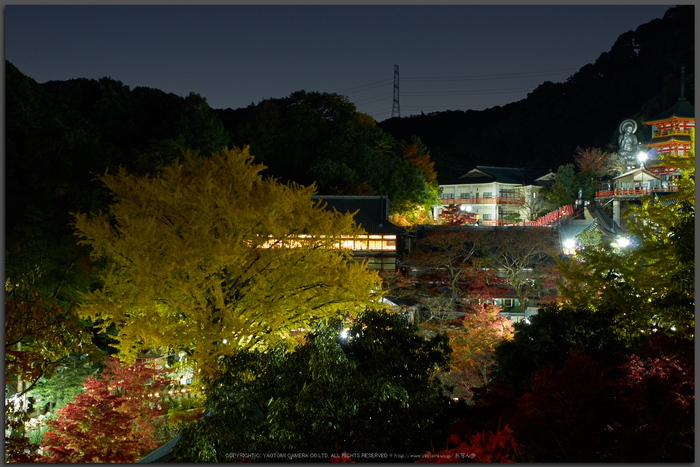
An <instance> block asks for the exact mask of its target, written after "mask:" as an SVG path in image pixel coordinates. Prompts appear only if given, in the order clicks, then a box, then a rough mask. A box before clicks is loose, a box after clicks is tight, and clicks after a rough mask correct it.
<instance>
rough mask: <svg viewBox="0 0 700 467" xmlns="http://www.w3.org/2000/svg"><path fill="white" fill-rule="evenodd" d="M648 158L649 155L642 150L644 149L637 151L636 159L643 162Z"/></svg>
mask: <svg viewBox="0 0 700 467" xmlns="http://www.w3.org/2000/svg"><path fill="white" fill-rule="evenodd" d="M648 158H649V155H648V154H647V153H646V152H644V151H640V152H638V153H637V160H638V161H639V162H644V161H645V160H647V159H648Z"/></svg>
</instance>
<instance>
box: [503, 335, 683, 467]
mask: <svg viewBox="0 0 700 467" xmlns="http://www.w3.org/2000/svg"><path fill="white" fill-rule="evenodd" d="M688 347H692V343H690V344H688ZM659 350H660V349H656V350H655V351H651V350H649V347H647V349H643V350H642V351H641V353H642V354H641V355H623V354H621V353H618V354H615V355H614V356H611V357H609V358H604V359H598V360H594V359H592V358H591V357H589V356H588V355H585V354H583V353H580V352H577V351H574V352H572V355H571V357H570V358H569V359H568V360H567V362H566V364H565V365H564V367H563V368H562V369H561V370H559V371H555V370H554V369H553V368H552V367H549V368H546V369H545V370H542V371H540V372H538V373H536V374H534V375H533V376H532V378H531V386H532V392H531V393H527V394H524V395H523V396H522V397H520V398H519V400H518V410H517V411H516V413H515V415H514V416H513V417H512V418H511V419H510V424H511V426H513V428H514V429H515V430H516V433H517V436H518V440H519V441H520V442H521V445H522V446H525V448H524V449H525V451H527V454H528V456H531V458H532V459H534V460H536V461H540V462H554V461H559V462H687V461H689V460H690V459H692V458H693V456H694V447H693V440H694V406H695V383H694V371H693V368H694V366H693V364H692V363H689V362H688V361H687V360H688V359H686V358H685V357H684V355H692V349H686V351H685V354H684V355H677V356H675V355H674V356H669V355H668V354H665V353H663V352H661V353H660V352H659ZM645 353H646V354H647V355H644V354H645Z"/></svg>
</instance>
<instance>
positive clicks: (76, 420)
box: [41, 357, 169, 463]
mask: <svg viewBox="0 0 700 467" xmlns="http://www.w3.org/2000/svg"><path fill="white" fill-rule="evenodd" d="M106 365H107V368H106V369H105V370H104V371H103V372H102V374H101V375H100V378H99V379H96V378H93V377H90V376H89V377H88V378H86V380H85V382H84V383H83V386H84V388H85V392H84V393H83V394H79V395H78V396H76V398H75V399H74V400H73V401H72V402H69V403H68V404H67V405H66V406H64V407H63V408H62V409H61V410H59V411H58V412H57V415H58V418H57V419H56V420H51V421H49V422H48V425H49V427H50V430H49V431H48V432H46V434H45V435H44V439H43V443H42V445H41V447H42V448H43V451H44V456H45V457H44V458H43V459H42V460H44V461H46V462H52V463H53V462H57V463H58V462H60V463H64V462H135V461H136V460H138V459H139V458H140V457H142V456H143V455H144V454H146V453H148V451H150V450H152V449H154V448H155V447H157V445H158V441H157V440H156V439H155V436H154V431H155V428H156V425H157V424H158V423H159V422H160V421H161V419H162V417H163V415H164V414H165V410H166V406H165V402H164V400H163V399H162V398H161V396H162V395H163V390H164V389H165V388H166V387H167V385H168V383H169V380H168V379H167V378H166V377H165V371H164V370H159V369H156V368H150V367H147V366H145V365H143V364H140V363H136V364H134V365H132V366H129V367H122V366H121V365H120V364H119V361H118V360H117V359H116V358H114V357H110V358H108V359H107V360H106Z"/></svg>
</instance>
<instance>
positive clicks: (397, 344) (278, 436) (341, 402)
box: [174, 310, 450, 462]
mask: <svg viewBox="0 0 700 467" xmlns="http://www.w3.org/2000/svg"><path fill="white" fill-rule="evenodd" d="M344 336H345V337H344ZM306 338H307V341H306V343H305V344H303V345H300V346H299V347H297V348H296V349H295V350H294V351H293V352H289V353H285V352H284V351H283V350H282V349H273V350H269V351H267V352H258V351H251V352H242V353H239V354H237V355H235V356H232V357H227V358H226V360H225V362H224V363H225V366H224V368H225V370H224V371H223V373H222V374H221V375H220V376H219V377H218V378H217V379H216V380H214V381H213V382H212V384H211V385H210V386H209V389H208V397H207V410H206V411H205V413H204V415H203V416H202V418H201V420H199V421H197V422H194V423H192V424H190V425H189V426H187V427H185V428H184V429H183V431H182V437H181V439H180V440H179V441H178V443H177V444H176V446H175V448H174V454H175V459H176V461H178V462H223V461H231V460H234V459H233V458H231V457H232V456H233V453H252V452H255V453H261V454H262V453H333V452H335V450H336V446H337V448H338V450H339V451H340V452H342V451H346V452H370V453H387V454H389V453H422V452H425V451H427V450H429V449H430V441H431V439H432V440H435V442H439V443H442V442H444V440H445V439H446V438H445V432H444V430H445V428H446V427H447V425H448V423H449V420H448V419H447V414H446V410H447V407H448V406H449V405H450V399H449V397H448V394H449V388H447V387H446V386H445V385H444V384H443V383H441V382H440V381H439V380H438V379H437V377H436V373H435V371H436V370H438V369H442V370H446V368H447V359H448V357H447V355H449V353H450V348H449V345H448V339H447V337H446V336H445V335H438V336H435V337H433V338H432V339H425V338H423V337H421V336H419V335H418V334H417V327H416V326H414V325H412V324H409V323H408V321H407V318H406V316H405V315H403V314H389V313H387V312H384V311H373V310H368V311H366V312H365V313H364V314H363V315H362V316H361V317H359V318H358V319H356V320H355V322H354V323H352V324H348V323H344V322H342V321H341V320H335V321H332V322H330V323H328V324H327V325H319V326H317V327H316V328H315V329H314V331H313V332H310V333H309V335H307V337H306ZM270 460H272V461H280V460H284V459H280V458H274V459H270ZM299 460H305V461H308V460H310V458H301V459H299ZM374 460H376V459H374Z"/></svg>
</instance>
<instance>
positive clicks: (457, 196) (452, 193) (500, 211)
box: [433, 165, 554, 226]
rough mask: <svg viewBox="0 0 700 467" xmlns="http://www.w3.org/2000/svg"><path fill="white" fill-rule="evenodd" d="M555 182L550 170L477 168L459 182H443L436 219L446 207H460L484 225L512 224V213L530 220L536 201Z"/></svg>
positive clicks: (434, 213)
mask: <svg viewBox="0 0 700 467" xmlns="http://www.w3.org/2000/svg"><path fill="white" fill-rule="evenodd" d="M553 179H554V173H553V172H552V170H551V169H524V168H512V167H493V166H483V165H477V166H476V168H474V169H472V170H470V171H469V172H467V173H465V174H464V175H462V176H461V177H459V178H457V179H454V180H447V181H444V182H441V183H440V205H439V206H435V207H434V208H433V217H434V218H435V219H437V218H438V216H439V215H440V212H441V211H442V208H443V206H448V205H452V204H457V205H459V206H460V209H462V210H464V211H467V212H471V213H474V214H476V219H477V220H478V222H479V224H481V225H491V226H503V225H513V222H512V221H511V222H508V221H507V220H506V219H507V218H508V216H509V214H518V215H519V216H520V218H521V219H523V220H531V219H530V217H532V214H533V213H532V212H531V211H532V210H533V209H532V208H533V200H534V199H535V198H536V197H537V193H538V192H539V190H540V188H542V187H543V186H551V185H552V182H553Z"/></svg>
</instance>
